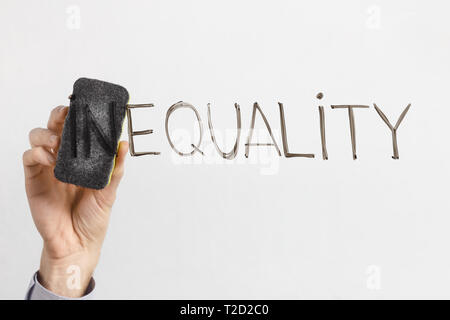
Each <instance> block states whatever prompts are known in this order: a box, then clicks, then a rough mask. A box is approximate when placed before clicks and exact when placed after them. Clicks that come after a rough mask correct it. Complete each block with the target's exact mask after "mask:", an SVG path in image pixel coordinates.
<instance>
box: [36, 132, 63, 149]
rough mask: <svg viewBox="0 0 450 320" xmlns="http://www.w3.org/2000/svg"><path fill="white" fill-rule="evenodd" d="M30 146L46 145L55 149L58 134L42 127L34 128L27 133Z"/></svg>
mask: <svg viewBox="0 0 450 320" xmlns="http://www.w3.org/2000/svg"><path fill="white" fill-rule="evenodd" d="M29 139H30V145H31V147H47V148H50V149H55V148H56V147H57V146H58V144H59V136H57V135H56V134H55V133H54V132H53V131H50V130H49V129H44V128H34V129H33V130H31V131H30V134H29Z"/></svg>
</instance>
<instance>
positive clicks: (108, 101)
mask: <svg viewBox="0 0 450 320" xmlns="http://www.w3.org/2000/svg"><path fill="white" fill-rule="evenodd" d="M128 99H129V95H128V92H127V90H126V89H125V88H124V87H121V86H119V85H116V84H112V83H108V82H104V81H100V80H94V79H87V78H80V79H78V80H77V81H76V82H75V83H74V86H73V94H72V95H71V101H70V107H69V114H68V115H67V117H66V120H65V122H64V129H63V133H62V138H61V145H60V149H59V151H58V157H57V160H56V166H55V170H54V172H55V177H56V178H57V179H58V180H60V181H62V182H66V183H71V184H74V185H77V186H81V187H85V188H91V189H103V188H104V187H106V186H107V185H108V183H109V178H110V175H111V172H112V170H113V167H114V159H115V156H116V153H117V147H118V142H119V139H120V135H121V133H122V124H123V121H124V119H125V114H126V106H127V103H128Z"/></svg>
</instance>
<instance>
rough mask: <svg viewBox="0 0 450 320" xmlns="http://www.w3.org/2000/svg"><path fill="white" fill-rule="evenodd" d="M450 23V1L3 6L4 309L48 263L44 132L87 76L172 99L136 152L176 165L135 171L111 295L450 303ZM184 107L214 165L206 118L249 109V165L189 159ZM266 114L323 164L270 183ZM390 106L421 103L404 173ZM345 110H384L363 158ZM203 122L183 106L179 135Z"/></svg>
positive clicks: (117, 225)
mask: <svg viewBox="0 0 450 320" xmlns="http://www.w3.org/2000/svg"><path fill="white" fill-rule="evenodd" d="M449 12H450V6H449V4H448V2H447V1H379V0H372V1H356V0H355V1H331V0H330V1H302V2H301V1H261V0H259V1H242V0H241V1H230V0H228V1H206V0H205V1H167V0H164V1H145V2H144V1H106V0H105V1H76V0H73V1H56V0H55V1H17V0H15V1H12V0H11V1H5V0H1V2H0V43H1V44H0V101H1V110H2V113H1V119H2V124H1V125H0V130H1V135H0V142H1V150H2V151H1V154H2V160H1V166H0V179H1V183H0V298H18V299H21V298H23V296H24V294H25V290H26V287H27V284H28V281H29V280H30V278H31V276H32V274H33V273H34V272H35V271H36V270H37V269H38V267H39V259H40V250H41V240H40V237H39V234H38V233H37V231H36V230H35V228H34V225H33V221H32V219H31V215H30V212H29V208H28V205H27V201H26V196H25V192H24V183H23V169H22V164H21V157H22V153H23V151H25V150H26V149H27V148H28V132H29V130H31V129H32V128H34V127H38V126H45V125H46V123H47V118H48V115H49V112H50V110H51V109H52V108H53V107H55V106H57V105H60V104H67V103H68V100H67V96H68V95H69V94H70V93H71V90H72V85H73V82H74V81H75V80H76V79H77V78H79V77H90V78H97V79H101V80H105V81H109V82H113V83H118V84H121V85H123V86H125V87H126V88H127V89H128V91H129V92H130V95H131V100H130V102H131V103H144V102H152V103H154V104H155V105H156V108H155V109H153V110H145V111H139V112H136V113H135V118H134V119H135V123H136V128H135V129H147V128H153V129H154V130H155V134H153V135H151V136H145V137H140V138H139V140H137V148H138V149H140V150H141V151H142V150H154V151H156V150H157V151H161V152H162V155H161V156H159V157H151V156H148V157H141V158H131V157H128V159H127V163H126V175H125V177H124V180H123V183H122V185H121V187H120V190H119V197H118V199H117V202H116V204H115V206H114V208H113V213H112V219H111V224H110V228H109V231H108V235H107V238H106V240H105V243H104V248H103V252H102V258H101V261H100V264H99V266H98V268H97V270H96V274H95V278H96V280H97V288H96V291H97V298H223V299H227V298H450V291H449V290H450V289H449V287H450V253H449V246H450V233H449V227H450V226H449V225H450V217H449V214H450V212H449V200H448V199H449V195H448V181H449V177H450V175H449V164H448V162H449V159H450V157H449V156H450V152H449V148H448V136H449V116H450V112H449V107H450V106H449V102H448V96H447V93H448V88H449V71H450V60H449V57H450V22H449V19H448V15H449ZM78 13H79V15H78ZM320 91H322V92H324V94H325V98H324V99H323V100H322V102H321V104H323V105H325V113H326V122H327V127H326V130H327V142H328V152H329V157H330V160H328V161H323V160H322V159H321V145H320V134H319V117H318V112H317V105H318V101H317V100H316V99H315V95H316V93H318V92H320ZM179 100H184V101H188V102H190V103H192V104H194V105H195V106H196V107H197V109H198V110H199V112H200V114H201V116H202V120H203V124H204V129H205V135H204V137H203V144H202V148H203V149H205V152H206V151H207V152H206V153H207V154H206V156H205V158H206V159H213V160H214V159H216V160H217V154H216V153H215V151H214V149H211V146H212V145H211V139H210V137H209V131H208V129H207V112H206V111H207V109H206V104H207V103H208V102H210V103H212V111H213V113H212V116H213V121H214V125H215V129H216V131H218V132H219V133H220V132H224V131H225V130H231V129H233V128H234V127H235V111H234V108H233V104H234V103H235V102H238V103H239V104H240V105H241V110H242V118H243V119H242V121H243V122H242V123H243V135H242V139H241V142H240V150H239V154H238V156H237V158H238V159H239V162H237V163H234V164H231V165H226V164H215V163H214V161H212V163H211V161H209V162H207V161H206V160H205V159H203V161H202V160H201V159H200V160H199V158H200V156H198V155H196V156H195V157H194V159H193V160H195V159H197V160H196V161H197V162H195V161H193V163H191V164H186V163H185V164H180V163H179V162H180V161H179V160H180V158H179V157H178V156H176V155H175V154H174V153H173V151H172V150H171V149H170V146H169V144H168V142H167V139H166V137H165V134H164V118H165V113H166V110H167V109H168V108H169V106H170V105H172V104H173V103H175V102H177V101H179ZM254 101H258V102H259V103H260V105H261V107H262V108H263V110H264V112H265V114H266V116H267V118H268V120H269V122H270V124H271V126H272V128H273V129H274V131H275V133H276V137H277V142H278V144H279V146H280V147H281V139H280V135H279V132H280V124H279V114H278V106H277V102H278V101H281V102H283V103H284V105H285V112H286V120H287V129H288V135H289V147H290V149H291V151H292V152H313V153H315V154H316V158H315V159H298V158H293V159H286V158H284V157H283V158H280V159H279V161H278V162H277V161H275V162H271V165H273V164H274V163H275V167H271V168H272V169H273V168H275V170H272V171H271V172H272V174H269V175H267V174H262V173H263V171H264V170H263V169H264V167H267V164H255V163H253V164H252V163H250V161H249V162H248V163H247V162H246V161H244V159H245V157H244V143H245V139H246V130H247V129H248V127H249V123H250V116H251V107H252V103H253V102H254ZM374 102H375V103H377V105H378V106H379V107H380V108H381V109H382V110H383V111H384V112H385V113H386V115H387V116H388V117H389V119H391V121H392V122H395V121H396V120H397V117H398V115H399V114H400V113H401V111H402V110H403V109H404V108H405V107H406V105H407V104H408V103H412V107H411V110H410V111H409V113H408V115H407V116H406V118H405V120H404V122H403V123H402V125H401V126H400V129H399V149H400V160H397V161H395V160H392V159H391V155H392V145H391V137H390V132H389V130H388V128H387V126H386V125H385V124H384V123H383V122H382V121H381V119H380V118H379V116H378V115H377V114H376V112H375V110H374V109H373V106H372V103H374ZM331 104H367V105H370V106H371V108H370V109H369V110H356V112H355V116H356V132H357V149H358V160H356V161H353V160H352V156H351V145H350V134H349V127H348V118H347V113H346V111H345V110H331V109H330V107H329V106H330V105H331ZM192 119H193V116H192V114H191V113H189V112H188V111H179V113H176V114H175V115H174V118H173V123H172V125H173V127H174V128H182V127H184V128H186V129H188V130H191V131H193V128H194V124H193V123H192ZM257 127H258V128H263V125H262V121H261V119H260V118H257ZM125 129H126V127H125ZM123 137H124V138H125V139H126V135H125V134H124V135H123ZM265 138H267V137H265ZM262 140H265V139H262ZM220 143H221V147H222V148H223V149H226V150H228V149H230V148H231V147H232V145H233V141H227V144H226V147H225V144H224V142H223V141H222V140H221V141H220ZM257 149H258V148H253V149H252V150H251V152H250V158H252V154H253V155H256V154H257V153H258V152H257ZM260 149H264V148H260ZM265 150H268V152H269V153H270V154H272V155H273V154H274V149H273V148H265ZM272 158H273V157H272ZM273 159H275V158H273Z"/></svg>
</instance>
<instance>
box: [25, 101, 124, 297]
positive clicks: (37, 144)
mask: <svg viewBox="0 0 450 320" xmlns="http://www.w3.org/2000/svg"><path fill="white" fill-rule="evenodd" d="M68 110H69V108H68V107H64V106H59V107H57V108H55V109H53V110H52V112H51V114H50V119H49V121H48V124H47V128H36V129H33V130H31V131H30V134H29V138H30V144H31V149H29V150H27V151H25V153H24V154H23V166H24V170H25V188H26V193H27V197H28V203H29V206H30V210H31V214H32V216H33V220H34V223H35V225H36V227H37V229H38V231H39V233H40V234H41V236H42V239H43V241H44V245H43V250H42V256H41V265H40V269H39V273H38V279H39V282H40V283H41V284H42V285H43V286H44V287H45V288H47V289H48V290H50V291H52V292H54V293H56V294H58V295H61V296H66V297H81V296H82V295H83V294H84V293H85V291H86V288H87V286H88V284H89V281H90V279H91V277H92V273H93V272H94V269H95V267H96V265H97V263H98V259H99V256H100V251H101V247H102V243H103V240H104V238H105V235H106V230H107V228H108V222H109V215H110V211H111V207H112V205H113V203H114V200H115V198H116V191H117V187H118V186H119V183H120V180H121V178H122V176H123V173H124V162H125V156H126V153H127V150H128V142H126V141H121V142H120V144H119V150H118V152H117V158H116V162H115V168H114V170H113V173H112V176H111V181H110V183H109V185H108V186H107V187H106V188H104V189H102V190H94V189H87V188H82V187H78V186H75V185H72V184H67V183H63V182H61V181H59V180H57V179H56V178H55V176H54V173H53V169H54V167H55V162H56V155H57V152H58V147H59V144H60V140H61V134H62V130H63V125H64V119H65V117H66V116H67V113H68ZM72 266H75V268H77V270H79V271H80V274H79V275H80V286H79V287H76V288H73V287H72V286H68V284H67V282H68V279H69V277H70V276H71V274H68V268H69V267H72ZM72 268H73V267H72Z"/></svg>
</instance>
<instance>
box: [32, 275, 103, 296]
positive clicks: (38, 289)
mask: <svg viewBox="0 0 450 320" xmlns="http://www.w3.org/2000/svg"><path fill="white" fill-rule="evenodd" d="M37 274H38V273H37V272H36V273H35V274H34V276H33V278H32V279H31V281H30V285H29V286H28V291H27V295H26V296H25V300H91V299H93V293H94V289H95V280H94V278H91V281H89V284H88V287H87V289H86V292H85V294H84V296H82V297H80V298H68V297H63V296H59V295H57V294H56V293H53V292H51V291H49V290H47V289H45V288H44V287H43V286H42V285H41V284H40V283H39V281H38V279H37Z"/></svg>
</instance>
